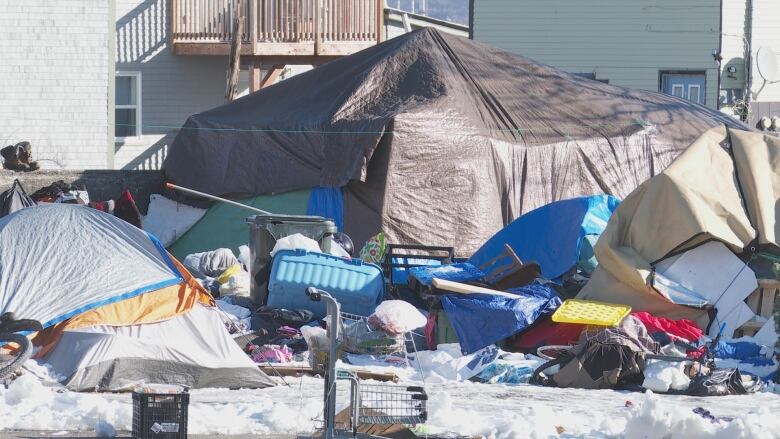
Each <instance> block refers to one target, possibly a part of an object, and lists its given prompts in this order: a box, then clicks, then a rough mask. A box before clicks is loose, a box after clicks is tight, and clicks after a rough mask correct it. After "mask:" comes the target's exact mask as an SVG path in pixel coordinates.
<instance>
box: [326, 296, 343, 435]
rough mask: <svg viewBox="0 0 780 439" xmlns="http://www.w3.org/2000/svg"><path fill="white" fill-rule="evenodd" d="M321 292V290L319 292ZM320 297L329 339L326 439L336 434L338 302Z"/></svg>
mask: <svg viewBox="0 0 780 439" xmlns="http://www.w3.org/2000/svg"><path fill="white" fill-rule="evenodd" d="M321 293H322V292H321ZM322 298H323V299H324V300H325V303H327V305H328V315H329V317H330V321H329V322H328V339H329V340H330V352H329V354H328V372H327V374H326V375H325V382H326V384H327V386H328V392H327V398H326V400H325V425H326V430H325V436H326V438H327V439H331V438H334V437H335V436H336V431H335V430H336V360H337V358H336V355H337V353H338V343H339V314H340V311H341V310H340V306H339V303H338V302H337V301H336V299H334V298H333V297H331V296H330V295H329V294H327V293H324V294H322Z"/></svg>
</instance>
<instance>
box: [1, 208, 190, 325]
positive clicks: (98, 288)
mask: <svg viewBox="0 0 780 439" xmlns="http://www.w3.org/2000/svg"><path fill="white" fill-rule="evenodd" d="M181 281H182V277H181V274H180V273H179V271H178V270H177V269H176V267H175V266H174V265H173V262H172V261H171V260H170V258H169V257H168V254H167V253H166V252H165V249H163V247H162V245H161V244H160V243H159V242H158V241H156V239H155V238H153V237H151V236H150V235H148V234H146V233H145V232H144V231H143V230H140V229H138V228H136V227H134V226H132V225H130V224H128V223H126V222H125V221H122V220H121V219H119V218H117V217H115V216H113V215H109V214H107V213H103V212H100V211H98V210H95V209H90V208H88V207H85V206H79V205H70V204H48V205H39V206H34V207H29V208H26V209H22V210H20V211H17V212H15V213H13V214H11V215H8V216H6V217H4V218H2V219H0V312H6V311H13V312H15V313H16V315H17V317H18V318H27V319H35V320H39V321H41V323H43V326H44V328H45V327H48V326H51V325H53V324H55V323H58V322H61V321H63V320H66V319H68V318H70V317H72V316H74V315H76V314H80V313H82V312H85V311H88V310H90V309H93V308H97V307H100V306H103V305H106V304H109V303H113V302H118V301H120V300H124V299H128V298H131V297H135V296H138V295H140V294H144V293H147V292H150V291H155V290H158V289H160V288H163V287H166V286H171V285H175V284H177V283H179V282H181Z"/></svg>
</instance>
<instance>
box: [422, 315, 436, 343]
mask: <svg viewBox="0 0 780 439" xmlns="http://www.w3.org/2000/svg"><path fill="white" fill-rule="evenodd" d="M424 332H425V342H426V343H428V349H429V350H432V351H435V350H436V313H434V312H432V313H430V314H428V321H427V322H425V330H424Z"/></svg>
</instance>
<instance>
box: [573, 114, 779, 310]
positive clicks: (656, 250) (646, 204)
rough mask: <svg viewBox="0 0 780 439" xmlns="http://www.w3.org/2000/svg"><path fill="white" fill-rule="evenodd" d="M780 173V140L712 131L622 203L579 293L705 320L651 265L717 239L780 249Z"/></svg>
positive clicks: (739, 248)
mask: <svg viewBox="0 0 780 439" xmlns="http://www.w3.org/2000/svg"><path fill="white" fill-rule="evenodd" d="M779 173H780V139H778V138H776V137H772V136H766V135H762V134H760V133H753V132H747V131H739V130H728V131H727V130H726V128H725V127H721V128H714V129H712V130H710V131H707V132H706V133H704V134H703V135H702V136H701V137H700V138H699V139H698V140H696V141H695V142H694V143H693V144H692V145H691V146H690V147H689V148H688V149H687V150H686V151H685V152H683V153H682V154H681V155H680V156H679V157H678V158H677V159H676V160H675V161H674V162H673V163H672V164H671V165H670V166H669V167H668V168H667V169H666V170H665V171H663V172H662V173H660V174H658V175H657V176H655V177H653V178H652V179H650V180H648V181H646V182H645V183H643V184H642V185H640V186H639V187H638V188H637V189H636V190H634V191H633V192H632V193H631V194H630V195H629V196H628V197H627V198H626V199H625V200H624V201H623V202H622V203H621V205H620V207H619V208H618V209H617V210H616V211H615V213H614V214H613V215H612V217H611V218H610V220H609V224H608V225H607V228H606V230H605V231H604V233H603V234H602V235H601V238H600V239H599V241H598V243H597V244H596V247H595V254H596V257H597V259H598V261H599V267H598V269H597V270H596V272H594V274H593V277H592V278H591V280H590V282H588V284H587V285H586V286H585V287H584V288H583V290H582V291H581V292H580V294H579V295H578V298H581V299H594V300H602V301H606V302H615V303H623V304H628V305H631V306H632V307H633V308H634V309H635V310H642V311H648V312H651V313H654V314H658V315H663V316H667V317H671V318H691V319H695V320H697V321H698V322H699V323H700V324H702V325H706V324H707V323H708V318H707V312H706V311H703V310H701V309H695V308H691V307H687V306H680V305H677V304H674V303H672V302H671V301H670V300H668V299H667V298H666V297H664V296H663V295H662V294H660V293H659V291H658V290H657V289H656V288H654V286H653V276H652V271H653V267H654V266H655V264H657V263H658V262H660V261H661V260H663V259H665V258H668V257H670V256H672V255H675V254H679V253H681V252H684V251H686V250H689V249H692V248H694V247H696V246H698V245H700V244H702V243H704V242H707V241H710V240H713V239H714V240H718V241H721V242H723V243H724V244H726V245H727V246H728V247H729V248H730V249H731V250H732V251H734V252H735V253H742V252H743V251H749V250H750V249H751V248H757V249H761V248H766V247H773V248H775V249H776V248H777V236H779V234H780V225H779V224H778V223H777V222H776V218H777V211H778V208H779V207H780V205H779V204H778V203H780V175H779ZM712 269H713V270H717V269H718V267H712Z"/></svg>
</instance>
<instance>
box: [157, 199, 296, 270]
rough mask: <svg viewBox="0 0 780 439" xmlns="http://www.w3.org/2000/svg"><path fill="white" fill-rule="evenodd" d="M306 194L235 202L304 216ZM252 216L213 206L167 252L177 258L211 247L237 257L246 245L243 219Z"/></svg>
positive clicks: (236, 209)
mask: <svg viewBox="0 0 780 439" xmlns="http://www.w3.org/2000/svg"><path fill="white" fill-rule="evenodd" d="M207 192H208V191H207ZM309 195H310V191H309V190H303V191H295V192H287V193H283V194H275V195H262V196H259V197H254V198H249V199H240V200H236V201H238V202H239V203H242V204H247V205H249V206H252V207H257V208H259V209H262V210H266V211H269V212H272V213H276V214H286V215H304V214H305V213H306V204H307V203H308V201H309ZM256 213H257V212H253V211H251V210H247V209H243V208H241V207H237V206H233V205H230V204H226V203H215V204H214V205H212V206H211V207H209V209H208V211H206V214H205V215H203V218H201V219H200V221H198V222H197V223H196V224H195V225H194V226H193V227H192V228H191V229H190V230H189V231H187V233H185V234H184V235H183V236H182V237H181V238H179V239H178V240H177V241H176V242H175V243H173V245H171V246H170V251H171V253H173V255H174V256H176V257H177V258H179V259H184V257H185V256H187V255H189V254H193V253H200V252H206V251H210V250H214V249H215V248H229V249H231V250H233V253H236V254H238V247H239V246H241V245H246V244H247V243H248V242H249V225H248V224H247V223H246V219H247V217H250V216H252V215H255V214H256Z"/></svg>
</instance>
